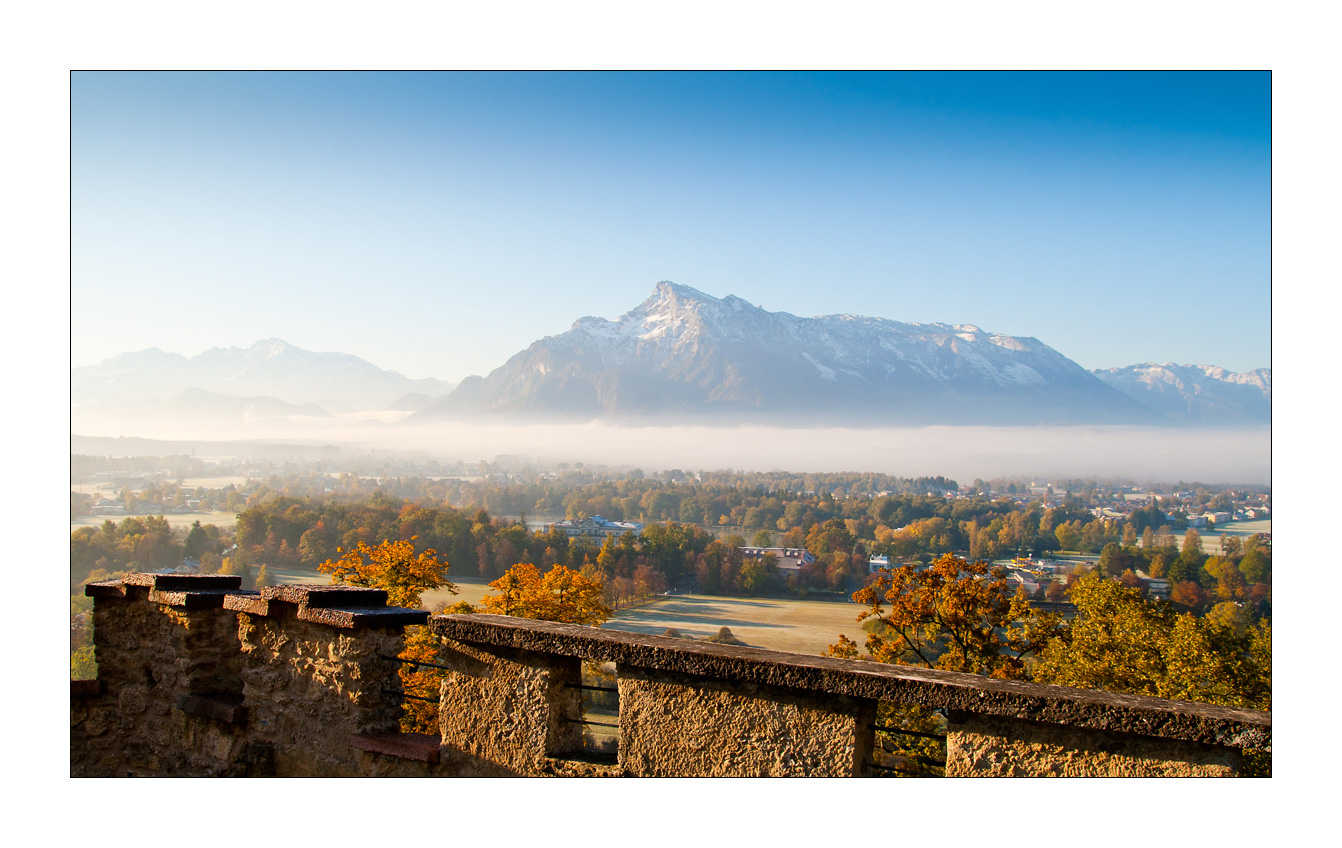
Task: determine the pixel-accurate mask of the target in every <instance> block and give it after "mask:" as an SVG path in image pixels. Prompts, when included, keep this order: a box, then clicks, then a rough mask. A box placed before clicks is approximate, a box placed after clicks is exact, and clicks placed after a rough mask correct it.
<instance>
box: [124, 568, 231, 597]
mask: <svg viewBox="0 0 1342 848" xmlns="http://www.w3.org/2000/svg"><path fill="white" fill-rule="evenodd" d="M122 582H123V583H125V585H127V586H148V587H150V588H151V589H156V590H158V591H164V592H171V591H185V592H204V591H210V590H221V591H222V590H227V589H237V588H238V587H239V586H241V585H242V578H241V577H238V576H237V575H233V574H154V573H143V572H137V573H134V574H127V575H125V576H124V577H123V578H122Z"/></svg>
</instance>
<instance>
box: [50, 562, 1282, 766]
mask: <svg viewBox="0 0 1342 848" xmlns="http://www.w3.org/2000/svg"><path fill="white" fill-rule="evenodd" d="M238 582H239V581H238V578H229V577H218V576H211V577H194V576H176V575H129V576H127V577H126V578H123V579H122V580H117V581H107V582H105V583H97V584H91V585H90V586H89V587H88V588H87V592H88V594H89V595H90V596H92V597H93V598H94V612H93V617H94V645H95V650H96V654H97V661H98V669H99V679H98V680H97V681H75V682H73V683H72V685H71V708H70V714H71V734H70V737H71V774H72V775H76V776H85V775H87V776H127V775H132V776H158V775H181V776H191V775H199V776H215V775H219V776H222V775H233V776H247V775H251V776H260V775H280V776H285V775H321V776H354V775H364V776H530V775H560V776H562V775H573V776H619V775H629V776H636V775H644V776H789V775H795V776H868V775H871V774H873V773H874V772H873V769H872V764H871V761H872V753H873V747H874V734H875V727H874V725H875V723H876V715H877V710H878V707H879V705H880V704H881V703H882V702H896V703H911V704H920V705H923V706H928V707H935V708H939V709H941V710H943V711H944V712H945V714H946V716H947V726H948V731H947V736H946V749H947V758H946V773H947V774H948V775H951V776H956V775H964V776H1013V775H1083V774H1084V775H1150V776H1155V775H1232V774H1236V773H1238V771H1239V770H1240V767H1241V749H1242V748H1244V747H1254V748H1265V749H1268V750H1270V749H1271V735H1272V723H1271V715H1270V714H1269V713H1263V712H1257V711H1253V710H1235V709H1228V708H1223V707H1213V706H1208V705H1205V704H1194V703H1188V702H1177V701H1165V700H1160V699H1155V698H1142V697H1137V696H1130V695H1114V694H1110V693H1106V692H1095V691H1089V690H1079V689H1070V688H1066V687H1060V686H1045V685H1039V684H1031V683H1024V682H1017V681H1001V680H991V679H988V678H984V677H979V676H975V675H967V674H958V673H955V672H943V671H934V670H927V669H919V668H911V667H904V666H891V665H883V664H878V663H871V662H862V661H856V660H842V659H834V658H826V657H807V656H802V655H797V654H786V653H780V652H776V651H765V650H761V649H757V648H747V647H741V646H732V645H717V644H708V643H703V642H687V641H686V640H683V639H674V638H668V637H660V636H648V635H642V634H636V633H623V632H617V631H608V630H602V629H599V628H592V627H579V626H576V625H567V624H555V623H549V622H538V621H530V620H526V619H519V618H509V617H504V616H491V615H449V616H433V617H432V618H430V617H429V615H428V613H426V612H424V611H423V610H408V609H399V608H389V607H387V606H386V595H385V593H382V592H380V591H378V590H373V589H357V588H351V587H337V586H284V587H267V588H265V589H262V590H261V591H259V592H248V591H243V590H241V589H239V588H238ZM425 622H427V623H428V626H429V627H430V629H431V631H432V632H433V633H434V634H435V635H436V636H437V637H438V639H439V641H440V643H441V651H440V660H439V661H438V662H439V664H440V666H441V667H442V671H443V679H442V682H441V685H440V688H439V692H438V716H439V721H438V728H437V729H438V731H439V732H438V734H437V735H430V734H405V733H400V732H399V719H400V716H401V713H402V709H401V704H402V696H403V694H404V693H401V692H400V677H399V673H398V672H399V669H400V667H401V663H400V662H398V661H397V660H396V656H397V654H398V653H399V652H400V651H401V650H402V649H403V646H404V640H403V633H404V628H405V627H406V626H409V625H419V624H424V623H425ZM584 662H594V663H601V664H605V665H606V667H608V668H609V667H613V668H614V680H615V692H611V691H605V692H600V693H596V694H595V695H591V697H593V698H597V697H599V698H600V699H604V700H605V701H607V702H614V700H615V699H616V698H617V695H616V694H615V693H618V716H617V718H616V719H615V720H614V728H613V730H610V731H606V732H607V733H610V734H612V735H615V736H617V737H618V746H617V748H616V750H615V751H614V752H611V751H608V750H605V749H598V748H596V747H595V746H593V747H591V749H590V750H585V748H584V744H585V743H584V735H583V728H584V726H585V725H584V722H588V723H595V722H590V721H589V720H590V719H591V718H592V717H591V716H585V715H584V713H583V710H584V697H585V694H584V693H585V692H587V690H589V689H591V688H593V687H592V686H590V685H588V684H585V683H584V678H583V663H584ZM604 688H607V689H608V688H609V684H605V685H604ZM593 703H595V701H593ZM603 709H605V710H607V711H608V710H609V709H610V706H609V704H607V705H606V706H605V707H604V708H603Z"/></svg>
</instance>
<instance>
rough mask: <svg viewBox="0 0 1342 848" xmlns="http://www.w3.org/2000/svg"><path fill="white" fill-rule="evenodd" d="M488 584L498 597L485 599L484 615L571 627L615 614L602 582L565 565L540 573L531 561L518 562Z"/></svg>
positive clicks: (491, 596)
mask: <svg viewBox="0 0 1342 848" xmlns="http://www.w3.org/2000/svg"><path fill="white" fill-rule="evenodd" d="M489 585H490V588H492V589H496V590H498V592H499V594H497V595H486V596H485V597H484V598H482V599H481V601H480V610H481V612H487V613H495V614H498V615H514V616H518V617H520V618H534V619H536V620H538V621H563V622H567V623H569V624H600V623H601V622H603V621H605V620H606V619H608V618H610V617H611V614H612V610H611V608H610V607H608V606H606V605H605V603H603V601H602V597H601V589H602V586H601V583H600V582H599V581H597V580H594V579H592V578H590V577H585V576H583V575H582V574H581V573H579V572H577V571H574V570H573V569H571V568H567V567H566V566H563V565H556V566H554V567H553V568H551V569H550V570H549V571H547V572H545V574H541V573H540V570H539V569H537V568H536V566H535V565H532V564H531V563H529V562H523V563H518V564H517V565H514V566H513V567H512V568H510V569H508V571H507V572H506V573H505V574H504V575H503V576H502V577H500V578H498V579H497V580H495V581H494V582H492V583H490V584H489Z"/></svg>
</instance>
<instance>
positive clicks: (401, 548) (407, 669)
mask: <svg viewBox="0 0 1342 848" xmlns="http://www.w3.org/2000/svg"><path fill="white" fill-rule="evenodd" d="M336 552H337V553H343V554H344V555H343V556H342V557H341V558H340V559H338V560H327V561H326V562H324V563H322V564H321V565H320V566H319V569H320V570H321V571H322V572H323V573H326V574H330V575H331V576H332V577H334V578H335V580H336V582H337V583H343V584H346V585H349V586H366V587H369V588H374V589H382V590H384V591H385V592H386V593H387V603H388V604H389V605H390V606H396V607H411V608H418V607H419V606H420V597H421V595H422V594H423V593H424V591H425V590H427V589H446V590H447V591H449V592H451V593H452V594H454V595H455V594H456V593H457V587H456V586H455V585H453V584H452V583H450V582H448V580H447V569H448V564H447V563H445V562H443V561H441V560H439V559H438V552H437V551H435V550H433V549H432V548H427V549H425V550H424V551H422V552H420V553H418V554H416V553H415V544H414V539H413V538H411V539H406V540H401V541H391V540H389V539H386V540H383V542H382V543H381V544H380V545H378V546H377V547H375V548H374V547H369V546H368V545H367V544H365V543H363V542H359V543H358V546H357V547H355V548H354V549H353V550H349V551H342V550H341V549H339V548H337V549H336ZM440 647H441V646H440V644H439V642H438V639H437V637H436V636H434V635H433V633H432V632H430V630H429V628H428V627H426V626H418V627H408V628H406V635H405V646H404V649H403V650H402V651H401V654H400V659H401V661H402V665H401V671H400V676H401V688H402V690H403V691H404V692H406V693H407V694H410V695H415V696H416V698H407V699H406V700H405V703H404V705H403V709H404V713H403V715H402V716H401V729H402V730H403V731H405V732H407V733H434V732H437V725H438V707H437V705H436V704H435V703H433V702H430V701H420V700H417V698H421V697H422V698H434V699H436V698H437V695H438V683H439V681H440V680H441V679H442V675H443V673H442V670H441V669H437V668H434V667H432V666H427V665H417V663H435V662H438V659H437V658H438V654H439V648H440Z"/></svg>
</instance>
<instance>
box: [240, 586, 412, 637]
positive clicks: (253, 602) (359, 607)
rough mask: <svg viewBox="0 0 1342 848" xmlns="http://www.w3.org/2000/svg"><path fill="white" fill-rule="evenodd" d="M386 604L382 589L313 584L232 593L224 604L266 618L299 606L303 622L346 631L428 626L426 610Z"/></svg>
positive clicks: (297, 614) (300, 619) (297, 609)
mask: <svg viewBox="0 0 1342 848" xmlns="http://www.w3.org/2000/svg"><path fill="white" fill-rule="evenodd" d="M277 604H278V606H277ZM386 604H387V593H386V592H385V591H383V590H381V589H365V588H361V587H358V586H331V585H326V584H313V583H291V584H288V585H284V586H264V587H262V588H261V590H260V591H250V592H243V591H238V592H230V593H229V594H228V596H227V597H225V598H224V601H223V606H224V609H228V610H233V611H235V612H245V613H248V614H249V615H259V616H263V617H264V616H278V615H282V614H283V610H285V609H294V608H295V607H296V610H295V614H296V616H297V618H298V620H299V621H310V622H313V623H315V624H325V625H327V626H330V627H338V628H341V629H343V630H359V629H362V628H365V627H405V626H407V625H414V624H424V623H425V622H426V621H428V619H429V613H428V612H427V611H426V610H417V609H409V608H408V607H389V606H387V605H386Z"/></svg>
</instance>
